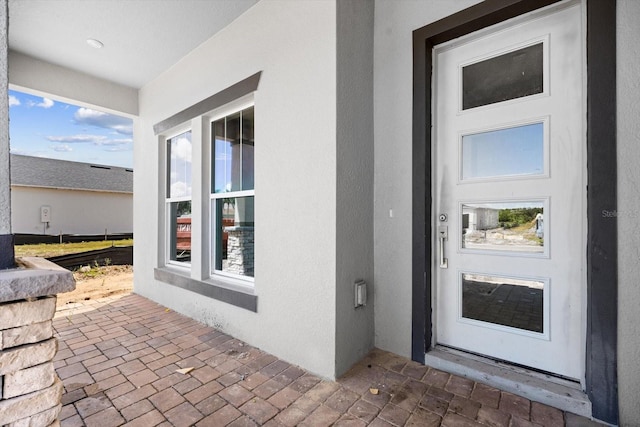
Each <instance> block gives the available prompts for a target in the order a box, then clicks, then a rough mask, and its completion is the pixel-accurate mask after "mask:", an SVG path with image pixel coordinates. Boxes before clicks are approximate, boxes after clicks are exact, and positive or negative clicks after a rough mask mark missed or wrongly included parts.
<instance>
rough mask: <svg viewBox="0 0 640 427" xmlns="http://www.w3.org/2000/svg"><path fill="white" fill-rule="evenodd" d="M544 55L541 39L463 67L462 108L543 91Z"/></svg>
mask: <svg viewBox="0 0 640 427" xmlns="http://www.w3.org/2000/svg"><path fill="white" fill-rule="evenodd" d="M542 58H543V45H542V43H538V44H536V45H533V46H528V47H525V48H522V49H518V50H516V51H513V52H509V53H505V54H504V55H500V56H497V57H495V58H491V59H487V60H484V61H481V62H477V63H475V64H471V65H467V66H466V67H462V109H463V110H466V109H468V108H474V107H480V106H482V105H488V104H494V103H496V102H502V101H507V100H509V99H515V98H521V97H523V96H528V95H533V94H536V93H542V90H543V59H542Z"/></svg>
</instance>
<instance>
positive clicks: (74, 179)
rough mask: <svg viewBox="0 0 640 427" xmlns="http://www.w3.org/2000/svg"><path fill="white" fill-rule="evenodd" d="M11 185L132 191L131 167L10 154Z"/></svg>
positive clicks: (120, 191)
mask: <svg viewBox="0 0 640 427" xmlns="http://www.w3.org/2000/svg"><path fill="white" fill-rule="evenodd" d="M11 185H20V186H28V187H44V188H66V189H70V190H90V191H109V192H119V193H133V169H127V168H121V167H117V166H104V165H97V164H91V163H80V162H70V161H67V160H56V159H45V158H42V157H31V156H22V155H18V154H11Z"/></svg>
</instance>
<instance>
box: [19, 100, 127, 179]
mask: <svg viewBox="0 0 640 427" xmlns="http://www.w3.org/2000/svg"><path fill="white" fill-rule="evenodd" d="M9 107H10V109H9V120H10V125H9V136H10V147H11V152H12V153H14V154H24V155H27V156H37V157H47V158H52V159H61V160H71V161H75V162H84V163H94V164H101V165H110V166H121V167H127V168H132V167H133V122H132V120H131V119H129V118H126V117H120V116H114V115H112V114H107V113H104V112H101V111H96V110H92V109H89V108H84V107H79V106H77V105H71V104H66V103H64V102H59V101H55V100H52V99H48V98H43V97H41V96H34V95H29V94H26V93H22V92H18V91H15V90H10V91H9Z"/></svg>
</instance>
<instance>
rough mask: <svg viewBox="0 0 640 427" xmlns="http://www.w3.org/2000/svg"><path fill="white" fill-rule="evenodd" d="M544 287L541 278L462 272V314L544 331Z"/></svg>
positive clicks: (475, 318) (481, 319)
mask: <svg viewBox="0 0 640 427" xmlns="http://www.w3.org/2000/svg"><path fill="white" fill-rule="evenodd" d="M544 287H545V283H544V282H543V281H539V280H528V279H514V278H510V277H500V276H489V275H479V274H468V273H463V274H462V317H465V318H467V319H473V320H479V321H481V322H489V323H494V324H497V325H503V326H509V327H512V328H518V329H523V330H526V331H533V332H540V333H542V332H544V312H543V310H544V308H543V307H544V304H543V298H544Z"/></svg>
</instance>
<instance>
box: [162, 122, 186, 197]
mask: <svg viewBox="0 0 640 427" xmlns="http://www.w3.org/2000/svg"><path fill="white" fill-rule="evenodd" d="M167 162H168V167H167V175H168V176H167V198H172V197H185V196H186V197H188V196H191V131H188V132H185V133H183V134H181V135H178V136H176V137H174V138H171V139H169V140H167Z"/></svg>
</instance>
